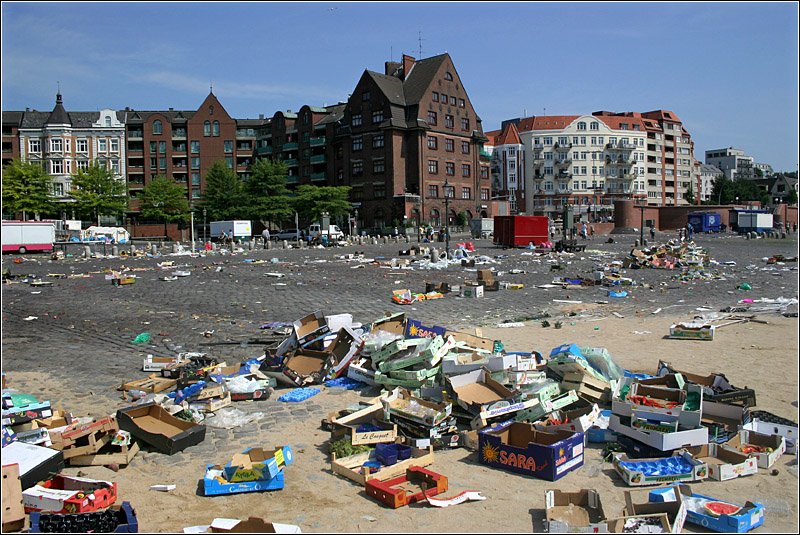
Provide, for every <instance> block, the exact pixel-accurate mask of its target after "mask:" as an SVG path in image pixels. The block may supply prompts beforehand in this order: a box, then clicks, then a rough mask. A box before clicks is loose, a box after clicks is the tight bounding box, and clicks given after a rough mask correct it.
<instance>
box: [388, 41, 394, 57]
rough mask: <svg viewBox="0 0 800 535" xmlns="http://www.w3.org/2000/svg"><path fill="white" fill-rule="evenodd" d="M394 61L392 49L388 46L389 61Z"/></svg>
mask: <svg viewBox="0 0 800 535" xmlns="http://www.w3.org/2000/svg"><path fill="white" fill-rule="evenodd" d="M393 60H394V47H393V46H391V45H389V61H393Z"/></svg>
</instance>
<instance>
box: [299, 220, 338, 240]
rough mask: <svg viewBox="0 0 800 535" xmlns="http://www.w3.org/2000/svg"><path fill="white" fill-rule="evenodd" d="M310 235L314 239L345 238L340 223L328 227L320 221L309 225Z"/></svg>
mask: <svg viewBox="0 0 800 535" xmlns="http://www.w3.org/2000/svg"><path fill="white" fill-rule="evenodd" d="M308 237H309V238H311V239H312V240H313V239H314V238H317V237H319V239H320V240H323V239H325V240H327V241H329V242H330V241H339V240H341V239H344V232H342V230H341V229H340V228H339V226H338V225H329V226H328V228H327V229H324V228H322V225H320V224H319V223H314V224H313V225H310V226H309V227H308Z"/></svg>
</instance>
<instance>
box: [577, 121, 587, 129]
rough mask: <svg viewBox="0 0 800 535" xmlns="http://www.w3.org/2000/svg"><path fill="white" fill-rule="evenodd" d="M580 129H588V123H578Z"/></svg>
mask: <svg viewBox="0 0 800 535" xmlns="http://www.w3.org/2000/svg"><path fill="white" fill-rule="evenodd" d="M578 130H586V123H584V122H583V121H581V122H579V123H578Z"/></svg>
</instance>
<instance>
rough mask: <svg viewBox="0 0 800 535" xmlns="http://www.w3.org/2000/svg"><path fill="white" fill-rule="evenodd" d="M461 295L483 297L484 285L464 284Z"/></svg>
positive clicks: (470, 297)
mask: <svg viewBox="0 0 800 535" xmlns="http://www.w3.org/2000/svg"><path fill="white" fill-rule="evenodd" d="M461 297H466V298H468V299H473V298H481V297H483V286H464V287H462V288H461Z"/></svg>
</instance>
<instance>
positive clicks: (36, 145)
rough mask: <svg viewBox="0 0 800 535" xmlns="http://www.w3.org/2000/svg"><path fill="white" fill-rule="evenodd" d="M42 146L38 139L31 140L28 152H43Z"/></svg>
mask: <svg viewBox="0 0 800 535" xmlns="http://www.w3.org/2000/svg"><path fill="white" fill-rule="evenodd" d="M41 151H42V145H41V142H40V141H39V140H38V139H29V140H28V152H41Z"/></svg>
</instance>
